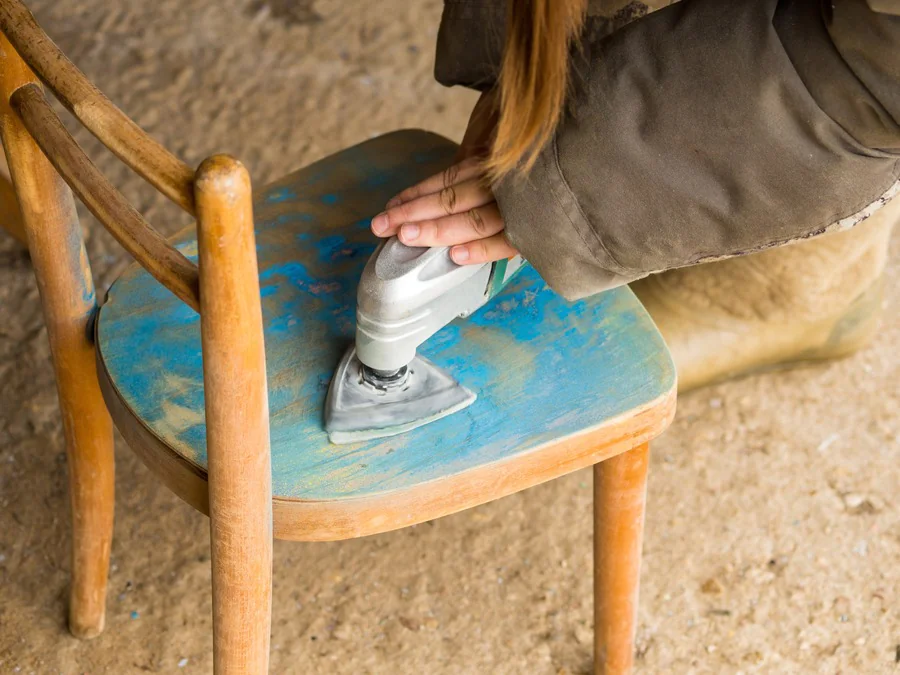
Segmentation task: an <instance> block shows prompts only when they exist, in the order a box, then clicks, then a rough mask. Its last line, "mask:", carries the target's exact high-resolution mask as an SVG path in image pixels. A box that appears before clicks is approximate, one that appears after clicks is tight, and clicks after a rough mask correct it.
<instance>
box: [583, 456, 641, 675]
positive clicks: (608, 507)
mask: <svg viewBox="0 0 900 675" xmlns="http://www.w3.org/2000/svg"><path fill="white" fill-rule="evenodd" d="M649 458H650V446H649V445H648V444H646V443H645V444H644V445H640V446H638V447H636V448H634V449H633V450H630V451H628V452H625V453H622V454H621V455H616V456H615V457H612V458H610V459H607V460H606V461H605V462H601V463H600V464H596V465H595V466H594V673H595V675H622V674H624V673H630V672H631V668H632V666H633V663H634V635H635V630H636V628H637V608H638V583H639V580H640V570H641V540H642V537H643V531H644V505H645V502H646V494H647V467H648V462H649Z"/></svg>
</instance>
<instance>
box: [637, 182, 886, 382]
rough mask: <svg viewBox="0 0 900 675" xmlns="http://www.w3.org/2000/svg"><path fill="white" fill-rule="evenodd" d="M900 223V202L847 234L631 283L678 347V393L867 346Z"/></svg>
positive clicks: (673, 349)
mask: <svg viewBox="0 0 900 675" xmlns="http://www.w3.org/2000/svg"><path fill="white" fill-rule="evenodd" d="M898 220H900V198H897V199H894V200H892V201H891V202H889V203H888V204H887V205H886V206H885V207H883V208H882V209H881V210H880V211H877V212H876V213H875V214H874V215H872V216H871V217H870V218H869V219H868V220H866V221H864V222H862V223H860V224H859V225H857V226H856V227H855V228H853V229H851V230H848V231H845V232H838V233H834V234H829V235H823V236H821V237H817V238H815V239H810V240H807V241H803V242H799V243H796V244H793V245H790V246H784V247H781V248H777V249H770V250H768V251H764V252H762V253H757V254H754V255H748V256H745V257H742V258H732V259H729V260H723V261H720V262H714V263H709V264H706V265H698V266H696V267H687V268H684V269H678V270H672V271H669V272H665V273H663V274H657V275H654V276H651V277H648V278H647V279H642V280H641V281H638V282H635V283H633V284H632V285H631V288H632V290H634V292H635V293H636V294H637V296H638V297H639V298H640V299H641V301H642V302H643V303H644V306H645V307H646V308H647V310H648V311H649V312H650V315H651V316H652V317H653V320H654V321H655V322H656V325H657V326H658V327H659V330H660V332H661V333H662V334H663V337H664V338H665V340H666V342H667V344H668V345H669V349H670V350H671V352H672V357H673V358H674V360H675V366H676V368H677V370H678V380H679V382H678V389H679V391H687V390H689V389H693V388H695V387H699V386H702V385H705V384H709V383H712V382H717V381H720V380H724V379H727V378H730V377H735V376H738V375H742V374H746V373H751V372H754V371H758V370H764V369H768V368H774V367H780V366H785V365H789V364H793V363H798V362H804V361H814V360H821V359H832V358H838V357H841V356H845V355H848V354H850V353H852V352H854V351H855V350H857V349H859V348H860V347H862V346H863V345H864V344H865V343H866V342H868V340H869V339H870V338H871V337H872V335H873V334H874V333H875V331H876V329H877V327H878V321H879V318H880V314H881V306H882V301H881V287H882V284H881V280H882V273H883V271H884V267H885V264H886V262H887V250H888V244H889V240H890V235H891V230H892V228H893V225H894V223H896V222H897V221H898Z"/></svg>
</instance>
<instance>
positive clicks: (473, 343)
mask: <svg viewBox="0 0 900 675" xmlns="http://www.w3.org/2000/svg"><path fill="white" fill-rule="evenodd" d="M454 148H455V146H454V145H453V144H451V143H449V142H448V141H445V140H443V139H440V138H438V137H436V136H433V135H431V134H427V133H424V132H402V133H399V134H392V135H389V136H386V137H382V138H379V139H376V140H373V141H370V142H368V143H366V144H363V145H362V146H358V147H356V148H352V149H350V150H347V151H345V152H343V153H340V154H338V155H335V156H333V157H330V158H328V159H326V160H323V161H322V162H320V163H318V164H315V165H313V166H311V167H308V168H306V169H303V170H302V171H299V172H297V173H295V174H292V175H291V176H289V177H287V178H285V179H284V180H281V181H279V182H277V183H275V184H274V185H272V186H270V187H268V188H267V189H265V190H263V191H260V192H258V193H257V197H256V201H255V207H254V208H255V217H256V236H257V251H258V255H259V267H260V274H259V279H260V284H261V292H262V302H263V316H264V325H265V333H266V361H267V368H268V380H269V406H270V418H271V443H272V466H273V490H274V495H275V532H276V535H277V536H283V537H287V538H296V539H336V538H341V537H346V536H355V535H360V534H368V533H371V532H374V531H383V530H387V529H391V528H394V527H401V526H403V525H407V524H412V523H414V522H419V521H421V520H425V519H427V518H431V517H435V516H437V515H443V514H444V513H450V512H453V511H455V510H459V509H461V508H465V507H467V506H471V505H474V504H477V503H481V502H484V501H488V500H490V499H493V498H496V497H498V496H501V495H502V494H508V493H509V492H513V491H515V490H518V489H522V488H524V487H528V486H529V485H533V484H535V483H537V482H540V481H542V480H547V479H549V478H553V477H556V476H558V475H561V474H562V473H565V472H567V471H571V470H574V469H577V468H580V467H582V466H588V465H590V464H592V463H595V462H597V461H599V460H601V459H603V458H605V457H609V456H611V455H614V454H616V453H618V452H623V451H624V450H628V449H631V448H632V447H634V446H635V445H637V444H639V443H641V442H645V441H647V440H649V439H650V438H652V437H653V436H655V435H657V434H658V433H660V432H661V431H662V429H663V428H664V427H665V425H666V424H667V423H668V421H669V419H670V417H671V414H672V411H673V408H674V386H675V372H674V369H673V366H672V363H671V361H670V359H669V356H668V353H667V351H666V349H665V346H664V344H663V342H662V340H661V338H660V336H659V334H658V333H657V331H656V329H655V328H654V326H653V324H652V322H651V321H650V319H649V317H648V316H647V314H646V313H645V312H644V310H643V308H642V307H641V305H640V303H638V301H637V300H636V299H635V298H634V296H633V295H632V294H631V292H630V291H629V290H628V289H625V288H623V289H619V290H616V291H613V292H609V293H604V294H602V295H599V296H597V297H594V298H591V299H589V300H585V301H581V302H576V303H567V302H566V301H564V300H563V299H562V298H560V297H558V296H556V295H555V294H554V293H553V292H551V291H550V290H549V289H548V288H547V287H546V286H545V285H544V283H543V282H542V281H541V280H540V278H539V277H538V276H537V274H536V273H535V272H534V271H528V272H526V273H523V274H521V275H520V277H519V278H518V279H517V280H516V281H514V283H513V284H512V285H511V286H510V287H508V288H507V289H506V290H505V291H504V292H503V293H502V294H501V295H500V296H498V297H497V298H496V299H495V300H494V301H492V302H491V303H490V304H489V305H488V306H487V307H485V308H483V309H482V310H481V311H479V312H478V313H477V314H475V315H474V316H472V317H471V318H469V319H468V320H465V321H460V322H457V323H454V324H452V325H450V326H448V327H447V328H445V329H444V330H443V331H441V332H440V333H439V334H438V335H436V336H435V337H433V338H432V339H430V340H429V341H427V342H426V344H425V345H424V346H423V348H422V353H423V354H424V355H425V356H427V357H428V358H430V359H432V360H433V361H434V362H435V363H437V364H438V365H439V366H441V367H443V368H446V369H447V370H449V371H450V372H451V373H452V374H453V375H455V376H456V377H458V378H459V379H460V381H462V382H463V383H465V384H466V386H468V387H470V388H471V389H473V390H474V391H476V392H477V393H478V395H479V399H478V400H477V401H476V402H475V404H473V405H472V406H471V407H470V408H468V409H467V410H465V411H463V412H461V413H458V414H456V415H452V416H450V417H448V418H445V419H443V420H439V421H437V422H434V423H432V424H429V425H427V426H425V427H422V428H420V429H418V430H415V431H412V432H410V433H408V434H404V435H402V436H398V437H394V438H388V439H379V440H375V441H371V442H367V443H360V444H357V445H350V446H335V445H331V444H330V443H329V442H328V439H327V437H326V434H325V432H324V430H323V428H322V408H323V403H324V400H325V395H326V391H327V388H328V383H329V380H330V378H331V375H332V372H333V370H334V367H335V366H336V365H337V363H338V361H339V359H340V357H341V355H342V353H343V352H344V350H345V349H346V348H347V346H348V345H349V344H350V343H351V341H352V339H353V330H354V311H355V304H356V303H355V291H356V285H357V281H358V279H359V275H360V273H361V271H362V267H363V265H364V264H365V261H366V259H367V258H368V256H369V254H370V253H371V252H372V251H373V250H374V247H375V244H376V241H375V238H374V237H373V236H372V235H371V233H370V232H369V228H368V222H369V218H370V217H371V216H372V215H374V214H375V213H377V212H378V211H379V210H381V208H382V206H383V204H384V203H385V201H386V200H387V199H388V198H389V197H391V196H392V195H393V194H394V193H396V192H398V191H399V190H401V189H402V188H404V187H406V186H408V185H410V184H412V183H414V182H416V181H417V180H419V179H421V178H423V177H425V176H427V175H430V174H431V173H434V172H436V171H439V170H440V169H441V168H443V167H444V166H445V165H446V162H447V161H448V160H449V158H450V157H451V156H452V154H453V151H454ZM177 246H178V248H179V249H180V250H181V251H182V252H184V253H185V254H186V255H188V257H193V256H195V254H196V243H195V236H194V233H193V232H192V231H188V232H185V233H183V234H182V235H181V236H180V237H178V243H177ZM98 341H99V347H100V358H101V375H102V377H103V378H108V379H107V382H106V383H105V386H106V389H107V394H108V396H107V399H108V400H110V399H113V400H111V406H112V408H113V413H114V415H116V419H117V421H119V420H123V419H128V418H129V417H130V418H131V419H132V420H137V421H139V424H138V425H135V424H132V425H130V426H131V428H130V429H128V430H125V429H124V427H125V426H128V425H127V424H123V423H122V422H121V421H119V426H120V428H123V433H124V434H125V435H126V438H128V439H129V442H130V443H131V444H132V445H133V446H135V447H136V449H138V452H139V453H141V454H142V455H144V456H145V459H146V457H147V455H148V454H150V455H154V456H156V459H155V460H151V461H150V462H148V463H151V465H152V466H153V465H154V464H155V466H154V468H155V469H157V470H158V471H160V473H163V474H164V475H165V474H168V478H167V482H168V483H169V485H170V486H172V487H173V489H175V490H176V491H177V492H179V494H181V495H182V496H183V497H184V498H185V499H187V500H188V501H190V502H191V503H193V504H195V505H196V506H197V507H198V508H202V509H204V510H205V508H206V505H205V503H204V495H203V494H202V487H200V486H202V483H203V479H204V477H205V472H206V467H207V454H206V427H205V424H204V407H203V385H202V366H201V356H200V331H199V320H198V317H197V315H196V314H195V313H194V312H192V311H191V310H190V309H189V308H188V307H186V306H184V305H183V304H181V303H179V302H178V301H177V300H176V299H175V298H173V297H172V296H171V294H169V293H168V292H167V291H166V290H165V289H163V288H162V287H160V286H159V285H158V284H157V283H156V282H155V281H154V280H153V279H152V278H151V277H150V276H149V275H148V274H147V273H146V272H143V271H142V270H139V269H137V268H133V269H131V270H129V271H127V272H126V273H125V274H124V275H123V276H122V278H120V279H119V281H117V282H116V283H115V284H114V285H113V287H112V289H111V290H110V293H109V299H108V302H107V304H106V305H105V307H103V309H102V311H101V314H100V319H99V322H98ZM136 354H139V355H140V358H135V355H136ZM115 399H118V400H115ZM117 411H118V412H117ZM167 449H168V452H169V453H170V455H169V456H161V453H165V452H167ZM163 466H165V467H166V468H163ZM173 474H177V475H173ZM191 486H193V487H191ZM445 493H446V494H445Z"/></svg>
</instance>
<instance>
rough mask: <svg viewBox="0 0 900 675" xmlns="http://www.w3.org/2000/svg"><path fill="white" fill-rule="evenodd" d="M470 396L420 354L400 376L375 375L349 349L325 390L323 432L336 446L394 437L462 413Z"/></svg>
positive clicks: (473, 399)
mask: <svg viewBox="0 0 900 675" xmlns="http://www.w3.org/2000/svg"><path fill="white" fill-rule="evenodd" d="M475 398H476V396H475V394H474V393H473V392H471V391H470V390H468V389H466V388H465V387H463V386H462V385H461V384H459V383H458V382H457V381H456V380H454V379H453V378H452V377H450V375H448V374H447V373H445V372H444V371H443V370H441V369H440V368H438V367H437V366H435V365H434V364H433V363H432V362H431V361H429V360H427V359H425V358H423V357H421V356H416V357H415V358H414V359H413V360H412V361H411V362H410V363H409V364H408V365H407V366H406V372H405V373H404V372H403V369H401V370H399V371H397V372H394V373H378V372H377V371H371V370H368V369H367V368H366V366H364V365H363V363H362V362H361V361H360V360H359V358H358V357H357V355H356V347H351V348H350V349H349V350H348V351H347V353H346V354H344V358H343V359H341V363H340V365H339V366H338V368H337V370H336V371H335V373H334V377H333V378H332V380H331V385H330V386H329V388H328V397H327V399H326V401H325V431H327V432H328V438H329V440H331V442H332V443H336V444H343V443H357V442H361V441H368V440H371V439H374V438H382V437H385V436H395V435H397V434H402V433H405V432H407V431H411V430H412V429H415V428H417V427H420V426H422V425H425V424H428V423H429V422H433V421H435V420H438V419H440V418H442V417H446V416H447V415H450V414H452V413H455V412H457V411H459V410H462V409H463V408H466V407H468V406H470V405H471V404H472V403H473V402H474V401H475Z"/></svg>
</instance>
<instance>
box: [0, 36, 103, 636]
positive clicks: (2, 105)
mask: <svg viewBox="0 0 900 675" xmlns="http://www.w3.org/2000/svg"><path fill="white" fill-rule="evenodd" d="M36 82H37V80H36V79H35V77H34V75H33V74H32V73H31V72H30V71H29V69H28V68H27V66H26V65H25V64H24V63H23V62H22V60H21V59H20V58H19V56H18V54H16V52H15V51H14V50H13V49H12V47H11V46H10V44H9V42H8V41H7V40H6V38H5V37H4V36H3V35H0V136H2V140H3V147H4V150H5V152H6V158H7V162H8V164H9V170H10V174H11V177H12V182H13V185H14V187H15V191H16V193H17V195H18V203H19V205H20V208H21V216H22V224H23V226H24V227H23V229H24V231H25V234H26V237H25V239H26V241H27V244H28V250H29V252H30V254H31V262H32V265H33V266H34V273H35V277H36V279H37V285H38V289H39V290H40V294H41V305H42V307H43V311H44V321H45V324H46V326H47V337H48V338H49V340H50V352H51V354H52V356H53V367H54V370H55V373H56V386H57V391H58V393H59V407H60V412H61V413H62V420H63V431H64V433H65V439H66V459H67V465H68V472H69V497H70V503H71V506H72V584H71V589H70V592H69V629H70V630H71V631H72V633H73V634H74V635H75V636H77V637H83V638H91V637H96V636H97V635H99V634H100V633H101V632H102V630H103V626H104V622H105V616H106V584H107V570H108V567H109V556H110V546H111V541H112V528H113V508H114V504H113V494H114V460H113V435H112V421H111V420H110V417H109V413H108V412H107V409H106V407H105V406H104V404H103V398H102V396H101V394H100V389H99V386H98V382H97V373H96V370H95V368H94V346H93V344H92V341H91V325H92V323H93V320H94V317H95V314H96V309H97V302H96V297H95V293H94V281H93V278H92V276H91V268H90V264H89V263H88V259H87V253H86V251H85V248H84V241H83V240H82V234H81V226H80V225H79V223H78V216H77V214H76V212H75V201H74V200H73V198H72V193H71V191H70V190H69V188H68V187H67V186H66V184H65V183H64V182H63V180H62V179H61V178H60V177H59V175H58V174H57V173H56V172H55V171H54V170H53V167H52V166H51V165H50V163H49V162H48V161H47V159H46V158H45V157H44V155H43V154H42V153H41V151H40V149H39V148H38V146H37V144H36V143H35V142H34V140H33V139H32V138H31V137H30V136H29V134H28V132H27V130H26V129H25V127H24V125H23V124H22V121H21V120H20V119H19V118H18V117H17V116H16V115H15V113H14V112H13V110H12V109H11V108H10V106H9V98H10V96H11V95H12V93H13V92H14V91H16V90H17V89H19V88H20V87H23V86H29V84H32V85H33V86H37V85H36V84H35V83H36Z"/></svg>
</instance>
